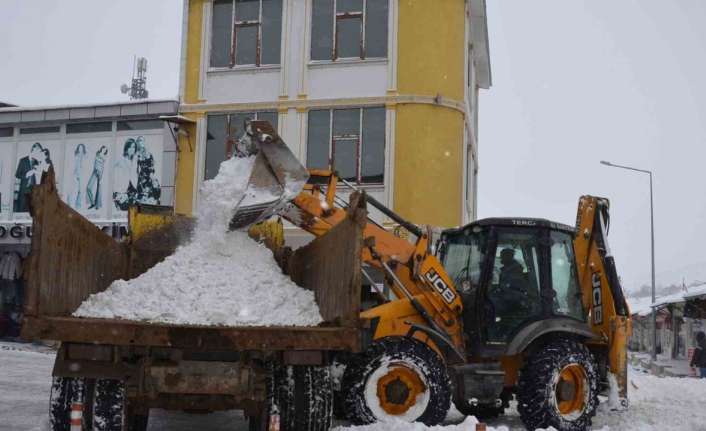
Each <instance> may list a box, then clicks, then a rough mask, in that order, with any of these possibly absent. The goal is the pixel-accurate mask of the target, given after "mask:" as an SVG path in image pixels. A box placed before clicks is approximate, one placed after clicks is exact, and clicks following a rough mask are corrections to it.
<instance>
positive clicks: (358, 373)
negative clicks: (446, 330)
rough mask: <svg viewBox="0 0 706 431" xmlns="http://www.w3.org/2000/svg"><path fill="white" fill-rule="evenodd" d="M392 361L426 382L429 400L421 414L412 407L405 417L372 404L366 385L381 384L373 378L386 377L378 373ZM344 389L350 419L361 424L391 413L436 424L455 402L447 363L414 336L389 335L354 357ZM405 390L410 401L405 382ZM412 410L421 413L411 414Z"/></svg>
mask: <svg viewBox="0 0 706 431" xmlns="http://www.w3.org/2000/svg"><path fill="white" fill-rule="evenodd" d="M390 364H397V365H399V366H400V368H406V369H407V370H412V372H414V373H416V374H417V377H418V378H419V379H420V380H421V381H422V383H423V384H424V385H425V387H426V391H425V393H427V397H428V400H427V401H426V407H424V406H421V408H424V410H423V412H421V413H420V414H418V415H417V413H414V412H410V411H409V409H408V410H406V411H405V413H403V414H404V415H407V417H405V416H403V415H402V414H400V415H395V414H388V413H386V412H385V411H383V408H382V407H380V404H379V403H378V405H377V406H371V405H368V402H367V401H366V387H367V386H368V384H376V385H377V383H376V382H373V381H372V380H371V378H372V379H376V378H377V379H379V378H380V377H383V376H382V375H379V374H378V373H384V372H386V370H389V369H388V368H386V367H388V366H389V365H390ZM384 367H385V368H384ZM376 375H377V377H376ZM403 384H404V383H403ZM405 391H406V392H405ZM341 393H342V394H343V397H344V400H343V404H344V411H345V412H346V416H347V419H348V420H349V421H351V422H353V423H355V424H357V425H364V424H369V423H373V422H377V421H379V420H384V419H387V418H389V417H397V418H398V419H403V420H408V421H410V422H423V423H425V424H426V425H436V424H439V423H441V422H442V421H443V420H444V418H445V417H446V412H447V411H448V410H449V407H450V405H451V379H450V377H449V374H448V371H447V369H446V364H445V363H444V361H443V360H442V358H441V357H440V356H439V355H438V354H437V353H436V352H435V351H434V350H432V349H431V348H430V347H429V346H427V345H426V344H424V343H422V342H421V341H418V340H415V339H412V338H403V337H389V338H384V339H382V340H378V341H376V342H374V343H372V344H371V345H370V347H369V348H368V349H367V350H366V351H365V352H363V353H361V354H359V355H355V356H354V357H353V358H352V359H351V361H350V363H349V364H348V366H347V367H346V372H345V374H344V375H343V382H342V388H341ZM399 394H400V393H398V395H399ZM401 394H402V395H400V397H407V398H405V399H404V402H407V401H410V399H409V396H410V392H409V387H407V386H404V390H403V391H402V392H401ZM417 398H418V397H417ZM415 401H416V400H415ZM376 402H377V399H376ZM396 403H398V404H399V403H402V401H400V400H397V402H396ZM371 407H372V409H371ZM410 414H413V415H417V416H416V417H409V415H410ZM385 415H386V416H385Z"/></svg>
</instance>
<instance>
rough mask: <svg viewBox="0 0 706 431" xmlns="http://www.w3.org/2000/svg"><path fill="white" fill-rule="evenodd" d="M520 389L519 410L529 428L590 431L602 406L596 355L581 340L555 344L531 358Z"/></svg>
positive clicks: (524, 368) (521, 379) (522, 377)
mask: <svg viewBox="0 0 706 431" xmlns="http://www.w3.org/2000/svg"><path fill="white" fill-rule="evenodd" d="M517 389H518V390H517V409H518V410H519V412H520V417H521V418H522V422H524V424H525V426H526V427H527V429H536V428H549V427H554V428H556V429H557V430H559V431H585V430H588V429H590V427H591V419H592V418H593V416H594V415H595V414H596V408H597V407H598V373H597V366H596V363H595V360H594V359H593V355H591V352H589V350H588V348H586V346H585V345H583V344H581V343H579V342H578V341H575V340H571V339H560V340H557V341H554V342H552V343H550V344H548V345H547V346H545V347H543V348H542V349H541V350H539V351H537V352H535V353H534V354H532V355H530V356H529V358H528V359H527V361H526V362H525V366H524V367H523V369H522V371H521V374H520V379H519V383H518V388H517Z"/></svg>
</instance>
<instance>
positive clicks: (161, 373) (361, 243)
mask: <svg viewBox="0 0 706 431" xmlns="http://www.w3.org/2000/svg"><path fill="white" fill-rule="evenodd" d="M248 130H249V135H248V139H249V140H250V142H248V145H245V146H244V148H249V149H250V151H251V154H250V155H252V156H254V157H256V159H255V163H254V166H253V168H252V175H251V177H250V183H251V184H253V185H254V186H257V187H258V188H262V189H265V190H268V193H269V194H270V195H271V196H273V197H274V198H273V199H272V200H270V201H268V202H264V203H258V204H257V205H252V206H238V207H237V208H236V209H235V210H234V215H233V218H232V220H231V222H230V228H231V229H247V228H251V227H253V226H257V225H258V223H260V222H263V221H265V220H268V219H269V218H270V217H272V216H278V217H281V218H283V219H285V220H287V221H289V222H291V223H292V224H294V226H296V227H298V228H300V229H302V230H304V231H306V232H309V233H311V234H312V235H313V236H314V237H315V239H314V240H313V241H312V242H311V244H309V245H307V246H305V247H303V248H301V249H298V250H296V251H292V250H290V249H288V248H286V247H283V246H282V245H281V241H279V240H277V237H278V235H264V237H265V242H266V243H269V245H270V246H271V247H272V249H273V252H274V254H275V256H276V257H277V260H278V262H279V263H280V266H281V268H282V269H283V271H284V272H285V273H286V274H289V275H290V277H291V278H292V280H293V281H295V282H296V283H297V284H299V285H300V286H302V287H304V288H308V289H311V290H313V291H314V293H315V295H316V300H317V303H318V305H319V308H320V310H321V313H322V316H323V317H324V320H325V323H324V324H322V325H320V326H318V327H315V328H292V327H281V328H254V327H235V328H233V327H229V328H225V327H187V326H180V325H162V324H154V323H146V322H131V321H115V320H104V319H79V318H74V317H71V313H72V312H73V310H75V309H76V307H78V305H80V303H81V302H82V301H83V300H84V299H85V298H86V297H88V295H90V294H91V293H95V292H99V291H102V290H104V289H105V288H106V287H107V286H108V285H109V284H110V282H112V281H113V280H115V279H117V278H131V277H134V276H136V275H138V274H140V273H142V272H144V271H145V270H147V269H148V268H149V267H150V266H151V265H153V264H154V263H155V262H157V261H159V260H160V259H162V258H164V256H166V255H168V254H169V253H170V252H172V251H173V249H174V247H175V246H176V245H177V244H179V243H180V242H181V241H182V240H183V237H184V236H185V235H186V234H185V233H184V232H188V228H185V227H184V225H185V223H184V222H183V220H180V218H179V217H176V216H174V215H173V214H171V213H170V212H169V211H166V213H164V212H163V213H160V212H159V209H157V208H151V207H147V206H143V207H137V208H133V209H131V211H130V219H129V222H130V240H129V242H128V243H127V244H117V243H115V242H114V241H112V240H110V239H109V238H108V237H106V236H105V235H103V236H101V235H100V231H99V230H98V229H94V228H93V227H92V225H91V223H90V222H88V221H87V220H85V219H82V217H81V216H80V215H78V214H76V213H75V212H73V211H72V210H71V209H70V208H68V207H67V206H66V205H63V204H62V203H61V201H60V199H59V198H58V196H56V192H55V190H53V186H52V184H53V182H52V181H51V179H49V180H48V181H46V182H43V184H42V185H41V186H39V187H36V188H35V189H34V190H33V191H32V208H31V212H32V216H33V220H34V224H35V234H34V237H33V241H32V252H31V259H30V264H31V265H32V268H31V270H29V271H28V274H30V276H29V277H30V278H29V280H28V282H29V283H28V286H27V287H28V289H27V299H28V301H27V305H26V310H25V311H26V316H27V317H26V320H25V327H24V329H23V334H24V336H25V337H26V338H28V339H39V338H44V339H53V340H59V341H61V349H60V351H59V354H58V355H57V360H56V365H55V368H54V372H53V375H54V384H53V390H52V394H53V395H52V400H53V401H52V415H51V417H52V418H53V419H52V420H53V422H52V423H56V424H60V426H57V427H55V428H54V429H68V428H65V425H62V424H66V423H70V420H71V417H73V416H72V413H71V411H72V410H71V409H72V406H73V407H74V408H75V410H74V411H75V413H73V415H74V416H76V417H78V418H81V420H82V421H83V423H84V424H88V423H90V424H91V425H90V426H92V427H93V428H94V429H101V430H102V429H110V430H123V429H142V427H143V426H144V423H145V418H146V416H147V412H148V409H149V408H151V407H163V408H168V409H182V410H206V411H211V410H219V409H226V408H242V409H244V411H245V414H246V415H247V416H248V417H249V418H250V419H251V424H252V429H267V428H269V429H280V430H283V431H289V430H323V429H327V428H328V427H329V426H330V424H331V420H332V416H333V415H334V414H335V415H336V416H340V417H342V418H344V419H346V420H348V421H350V422H352V423H355V424H367V423H372V422H375V421H379V420H387V419H399V420H404V421H409V422H414V421H419V422H423V423H426V424H428V425H434V424H438V423H440V422H441V421H443V419H444V418H445V416H446V413H447V411H448V410H449V408H450V406H451V405H452V404H453V405H455V406H456V408H457V409H458V410H459V411H461V412H462V413H464V414H467V415H475V416H477V417H480V418H485V417H493V416H497V415H499V414H502V413H503V412H504V410H505V408H506V407H507V406H508V403H509V401H510V400H511V399H512V398H513V397H514V398H516V399H517V401H518V410H519V412H520V417H521V419H522V421H523V422H524V424H525V425H526V426H527V427H528V428H529V429H536V428H548V427H554V428H556V429H558V430H560V431H584V430H587V429H590V426H591V420H592V417H593V416H594V415H595V413H596V409H597V406H598V402H599V400H598V394H599V393H605V394H610V395H611V397H610V401H611V407H612V408H614V409H617V410H620V409H625V408H627V407H628V398H627V389H628V388H627V360H626V356H627V348H626V346H627V337H628V335H629V333H630V328H631V326H630V325H631V322H630V311H629V307H628V305H627V303H626V301H625V296H624V294H623V291H622V287H621V286H620V280H619V277H618V273H617V269H616V264H615V259H614V257H613V256H612V254H611V251H610V247H609V246H608V239H607V236H608V226H609V208H610V203H609V201H608V200H607V199H605V198H600V197H595V196H589V195H585V196H582V197H581V198H580V199H579V205H578V210H577V219H576V225H575V226H568V225H564V224H562V223H556V222H553V221H549V220H544V219H534V218H523V217H510V218H492V219H484V220H477V221H474V222H471V223H469V224H467V225H465V226H460V227H456V228H450V229H446V230H443V231H442V232H441V235H440V237H439V238H436V239H435V237H434V231H433V230H432V229H431V228H429V227H420V226H418V225H416V224H414V223H411V222H410V221H408V220H405V219H404V218H403V217H401V216H400V215H399V214H397V213H395V212H394V211H393V210H391V209H389V208H387V207H386V206H385V205H383V204H382V203H380V202H378V201H376V200H375V199H374V198H373V197H371V196H368V195H367V194H366V193H365V191H364V190H361V189H359V188H358V187H357V186H356V185H354V184H350V183H348V182H347V181H346V180H345V179H341V178H339V176H338V175H337V173H336V172H335V171H332V170H306V169H304V168H303V166H302V165H301V164H300V163H299V161H298V160H297V159H296V157H294V156H293V155H292V153H291V151H289V150H288V149H287V146H286V144H284V142H282V140H281V138H280V137H279V136H277V133H276V132H275V131H274V130H273V129H272V127H271V126H270V125H269V124H268V123H266V122H260V121H253V122H252V123H251V124H249V126H248ZM245 155H247V154H245ZM341 187H344V188H347V189H348V190H347V191H348V192H351V195H350V199H349V201H345V200H344V199H343V198H342V194H341V193H339V191H338V190H339V188H341ZM430 198H433V197H430ZM368 205H370V206H372V207H374V208H375V209H376V210H377V211H379V212H380V213H382V214H383V215H384V216H385V217H386V218H387V219H388V220H390V221H391V222H393V223H394V225H395V226H396V228H395V229H390V228H389V227H388V226H383V225H381V224H379V223H378V222H376V221H375V220H373V219H371V218H369V217H367V216H366V210H367V207H368ZM440 205H443V203H441V202H440ZM264 230H265V231H266V229H264ZM89 232H90V233H89ZM402 232H405V233H404V234H402ZM84 237H85V238H87V239H86V240H84V239H82V238H84ZM373 272H376V273H377V277H375V276H374V274H373ZM375 279H377V280H382V283H380V284H381V285H382V286H378V283H376V282H375ZM363 280H366V281H367V284H368V285H369V286H370V288H371V289H372V291H373V295H372V301H368V302H372V304H369V303H366V304H364V303H363V302H361V294H362V292H361V284H362V281H363ZM368 299H371V298H368ZM333 365H336V366H335V367H333ZM334 368H335V369H337V370H341V369H342V370H343V372H342V373H340V372H337V373H336V374H337V375H338V374H340V376H337V377H338V378H337V379H335V382H334V379H333V378H332V369H334ZM54 394H56V395H54ZM55 411H56V413H54V412H55ZM79 412H80V414H79ZM67 418H68V419H67ZM75 420H76V421H77V422H78V419H75ZM67 421H68V422H67ZM106 424H108V425H106ZM62 426H63V427H64V428H62ZM86 426H88V425H86Z"/></svg>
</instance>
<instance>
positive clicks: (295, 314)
mask: <svg viewBox="0 0 706 431" xmlns="http://www.w3.org/2000/svg"><path fill="white" fill-rule="evenodd" d="M253 162H254V157H251V158H247V159H238V158H232V159H230V160H227V161H225V162H223V163H222V164H221V167H220V170H219V173H218V175H217V176H216V178H214V179H213V180H210V181H206V182H205V183H204V186H203V188H202V190H201V205H200V208H199V213H198V219H197V223H196V228H195V231H194V234H193V238H192V240H191V242H190V243H189V244H187V245H184V246H181V247H179V248H177V250H176V252H175V253H174V254H172V255H171V256H169V257H167V258H166V259H165V260H164V261H163V262H160V263H159V264H157V265H155V266H154V267H153V268H151V269H150V270H149V271H147V272H146V273H144V274H142V275H141V276H140V277H137V278H135V279H132V280H129V281H125V280H116V281H115V282H113V284H112V285H111V286H110V287H109V288H108V289H107V290H105V291H104V292H101V293H97V294H94V295H91V296H90V297H89V298H88V299H87V300H86V301H84V302H83V304H81V306H80V307H79V308H78V309H77V310H76V312H75V313H74V316H79V317H98V318H120V319H128V320H140V321H148V322H163V323H174V324H195V325H220V326H277V325H297V326H314V325H317V324H318V323H321V321H322V319H321V315H320V314H319V309H318V306H317V304H316V301H315V300H314V294H313V292H311V291H308V290H305V289H302V288H300V287H298V286H297V285H296V284H294V283H293V282H292V281H291V280H290V279H289V277H287V276H286V275H284V274H282V271H281V270H280V268H279V266H278V265H277V263H276V262H275V260H274V258H273V256H272V252H271V251H270V250H269V249H267V248H266V247H265V246H263V245H260V244H258V243H256V242H255V241H253V240H252V239H250V238H249V237H248V235H247V233H246V232H241V231H235V232H227V226H228V223H229V221H230V219H231V217H232V215H233V212H234V209H235V206H236V205H237V203H238V202H239V201H240V199H241V198H243V196H244V198H243V203H242V205H248V204H254V203H258V202H265V201H268V200H271V199H274V197H273V196H271V195H270V194H269V193H267V192H265V193H263V192H255V191H253V190H251V189H246V186H247V183H248V179H249V173H250V171H251V168H252V166H253Z"/></svg>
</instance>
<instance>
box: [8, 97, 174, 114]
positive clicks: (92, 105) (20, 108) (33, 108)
mask: <svg viewBox="0 0 706 431" xmlns="http://www.w3.org/2000/svg"><path fill="white" fill-rule="evenodd" d="M163 102H173V103H179V102H178V101H177V100H175V99H139V100H121V101H117V102H100V103H77V104H69V105H46V106H15V105H8V106H6V107H0V113H6V112H18V111H46V110H55V109H72V108H97V107H103V106H122V105H137V104H140V103H149V104H154V103H163Z"/></svg>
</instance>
